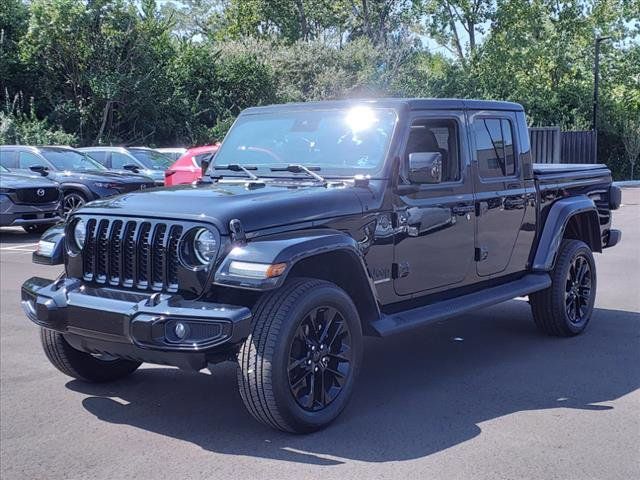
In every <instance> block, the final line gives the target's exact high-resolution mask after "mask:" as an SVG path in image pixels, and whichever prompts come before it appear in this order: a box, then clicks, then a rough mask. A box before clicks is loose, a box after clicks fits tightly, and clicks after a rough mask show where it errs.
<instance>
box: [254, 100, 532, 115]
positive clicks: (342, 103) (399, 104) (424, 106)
mask: <svg viewBox="0 0 640 480" xmlns="http://www.w3.org/2000/svg"><path fill="white" fill-rule="evenodd" d="M363 104H364V105H371V106H376V107H387V108H395V109H401V108H408V109H410V110H509V111H522V110H523V108H522V105H520V104H519V103H514V102H501V101H495V100H465V99H458V98H363V99H348V100H327V101H319V102H304V103H283V104H280V105H266V106H263V107H251V108H247V109H246V110H244V111H243V112H242V113H260V112H268V111H280V110H304V109H310V110H311V109H322V108H344V107H350V106H354V105H363Z"/></svg>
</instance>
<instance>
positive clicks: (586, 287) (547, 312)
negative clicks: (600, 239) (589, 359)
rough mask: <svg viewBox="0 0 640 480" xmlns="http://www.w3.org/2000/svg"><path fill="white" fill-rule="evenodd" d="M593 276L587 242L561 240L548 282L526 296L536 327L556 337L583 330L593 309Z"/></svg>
mask: <svg viewBox="0 0 640 480" xmlns="http://www.w3.org/2000/svg"><path fill="white" fill-rule="evenodd" d="M584 268H586V270H584ZM596 280H597V278H596V265H595V262H594V261H593V254H592V252H591V249H590V248H589V246H588V245H587V244H586V243H584V242H581V241H580V240H563V241H562V244H561V245H560V252H559V254H558V258H557V260H556V264H555V267H554V268H553V271H552V272H551V286H550V287H549V288H547V289H545V290H541V291H539V292H536V293H533V294H531V295H530V296H529V299H530V301H531V310H532V312H533V319H534V321H535V323H536V326H537V327H538V329H539V330H540V331H542V332H544V333H546V334H547V335H553V336H556V337H571V336H574V335H578V334H580V333H582V332H583V331H584V329H585V328H586V327H587V325H588V324H589V320H590V319H591V315H592V313H593V305H594V303H595V298H596V286H597V281H596Z"/></svg>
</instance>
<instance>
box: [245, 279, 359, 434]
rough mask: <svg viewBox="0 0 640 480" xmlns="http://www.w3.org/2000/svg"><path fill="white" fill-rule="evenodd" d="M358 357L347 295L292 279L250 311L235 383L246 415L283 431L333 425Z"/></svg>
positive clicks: (354, 315) (353, 312)
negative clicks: (248, 329) (251, 320)
mask: <svg viewBox="0 0 640 480" xmlns="http://www.w3.org/2000/svg"><path fill="white" fill-rule="evenodd" d="M361 356H362V331H361V327H360V319H359V317H358V312H357V310H356V308H355V306H354V305H353V302H352V301H351V298H349V296H348V295H347V294H346V293H345V292H344V290H342V289H340V288H339V287H337V286H336V285H334V284H332V283H329V282H326V281H322V280H313V279H294V280H292V281H289V282H287V283H286V284H285V285H284V286H283V287H282V288H280V289H279V290H277V291H275V292H273V293H270V294H268V295H266V296H265V297H263V298H262V299H261V300H260V301H259V302H258V304H257V305H256V307H255V308H254V318H253V327H252V333H251V334H250V335H249V337H248V338H247V340H246V341H245V343H244V344H243V345H242V347H241V349H240V353H239V355H238V365H239V368H238V384H239V387H240V394H241V396H242V399H243V401H244V403H245V406H246V407H247V409H248V410H249V412H250V413H251V414H252V415H253V416H254V417H255V418H256V419H257V420H259V421H260V422H262V423H264V424H266V425H268V426H271V427H273V428H276V429H278V430H283V431H287V432H294V433H306V432H311V431H314V430H318V429H320V428H323V427H325V426H327V425H328V424H329V423H330V422H332V421H333V420H334V419H335V418H336V417H337V416H338V415H339V414H340V412H342V410H343V409H344V408H345V406H346V405H347V402H348V400H349V397H350V396H351V393H352V390H353V385H354V382H355V378H356V376H357V373H358V370H359V368H360V362H361Z"/></svg>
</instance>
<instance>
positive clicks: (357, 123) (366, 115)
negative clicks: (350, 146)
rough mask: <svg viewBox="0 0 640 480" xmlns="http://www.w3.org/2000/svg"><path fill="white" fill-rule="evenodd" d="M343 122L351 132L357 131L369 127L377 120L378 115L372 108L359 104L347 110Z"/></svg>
mask: <svg viewBox="0 0 640 480" xmlns="http://www.w3.org/2000/svg"><path fill="white" fill-rule="evenodd" d="M345 122H346V123H347V125H348V126H349V128H350V129H351V131H352V132H353V133H358V132H362V131H364V130H368V129H369V128H371V127H372V126H373V125H374V124H375V123H377V122H378V117H376V114H375V112H374V110H373V109H371V108H369V107H362V106H359V107H353V108H352V109H350V110H349V111H348V112H347V115H346V117H345Z"/></svg>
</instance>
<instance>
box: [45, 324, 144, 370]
mask: <svg viewBox="0 0 640 480" xmlns="http://www.w3.org/2000/svg"><path fill="white" fill-rule="evenodd" d="M40 341H41V343H42V348H43V350H44V353H45V355H46V356H47V358H48V359H49V361H50V362H51V364H52V365H53V366H54V367H56V368H57V369H58V370H60V371H61V372H62V373H64V374H65V375H69V376H70V377H73V378H77V379H78V380H84V381H85V382H92V383H98V382H111V381H113V380H118V379H120V378H123V377H126V376H127V375H129V374H131V373H133V372H134V371H135V370H136V369H137V368H138V367H139V366H140V365H141V364H140V362H134V361H131V360H123V359H120V358H116V357H111V356H108V355H92V354H90V353H86V352H81V351H80V350H76V349H75V348H73V347H72V346H71V345H69V343H68V342H67V341H66V340H65V339H64V336H63V335H62V334H61V333H59V332H56V331H54V330H48V329H46V328H41V329H40Z"/></svg>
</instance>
